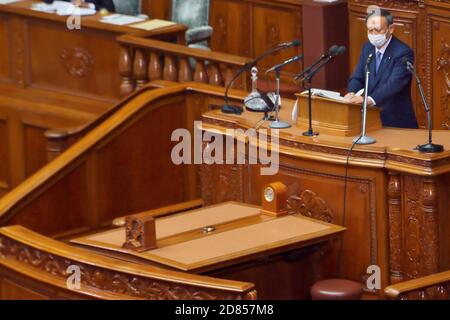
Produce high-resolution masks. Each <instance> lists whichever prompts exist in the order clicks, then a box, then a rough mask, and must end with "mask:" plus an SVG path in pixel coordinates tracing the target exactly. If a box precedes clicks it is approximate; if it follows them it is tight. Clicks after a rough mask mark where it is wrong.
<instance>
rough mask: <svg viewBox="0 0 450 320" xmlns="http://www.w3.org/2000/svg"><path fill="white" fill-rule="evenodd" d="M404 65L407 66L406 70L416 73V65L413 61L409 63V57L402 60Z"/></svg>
mask: <svg viewBox="0 0 450 320" xmlns="http://www.w3.org/2000/svg"><path fill="white" fill-rule="evenodd" d="M402 63H403V64H404V65H405V66H406V69H407V70H408V71H409V72H411V73H415V72H416V71H415V69H414V65H413V64H412V63H411V61H409V59H408V57H403V59H402Z"/></svg>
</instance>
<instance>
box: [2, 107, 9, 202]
mask: <svg viewBox="0 0 450 320" xmlns="http://www.w3.org/2000/svg"><path fill="white" fill-rule="evenodd" d="M8 136H9V135H8V127H7V120H6V117H5V118H4V117H2V116H1V114H0V190H2V191H6V190H8V189H9V170H8V169H9V144H8V140H9V138H8ZM0 196H1V194H0Z"/></svg>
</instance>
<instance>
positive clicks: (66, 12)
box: [31, 1, 96, 16]
mask: <svg viewBox="0 0 450 320" xmlns="http://www.w3.org/2000/svg"><path fill="white" fill-rule="evenodd" d="M88 5H89V8H78V7H76V6H74V5H73V4H71V3H70V2H65V1H54V2H53V3H52V4H47V3H44V2H39V3H35V4H33V5H32V6H31V9H32V10H35V11H41V12H47V13H56V14H57V15H58V16H71V15H77V16H90V15H94V14H95V13H96V11H95V5H94V4H93V3H88Z"/></svg>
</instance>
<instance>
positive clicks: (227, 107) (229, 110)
mask: <svg viewBox="0 0 450 320" xmlns="http://www.w3.org/2000/svg"><path fill="white" fill-rule="evenodd" d="M300 44H301V42H300V41H299V40H294V41H291V42H283V43H280V44H277V45H276V46H275V47H273V48H270V49H269V50H267V51H265V52H263V53H262V54H261V55H259V56H258V57H256V58H255V59H254V60H252V61H250V62H247V63H246V64H245V65H244V66H242V67H241V68H240V69H239V70H238V71H237V72H236V73H235V74H234V76H233V78H231V80H230V82H228V84H227V86H226V88H225V96H224V100H225V104H224V106H223V107H222V112H224V113H235V114H241V113H242V108H241V107H237V106H232V105H229V104H228V91H229V90H230V88H231V85H232V84H233V83H234V81H235V80H236V79H237V78H238V77H239V76H240V75H241V74H242V73H244V72H246V71H248V70H250V69H251V68H252V67H254V66H255V65H256V64H257V63H258V62H259V61H260V60H262V59H264V58H265V57H267V56H268V55H271V54H274V53H275V52H278V51H280V50H284V49H287V48H291V47H298V46H299V45H300Z"/></svg>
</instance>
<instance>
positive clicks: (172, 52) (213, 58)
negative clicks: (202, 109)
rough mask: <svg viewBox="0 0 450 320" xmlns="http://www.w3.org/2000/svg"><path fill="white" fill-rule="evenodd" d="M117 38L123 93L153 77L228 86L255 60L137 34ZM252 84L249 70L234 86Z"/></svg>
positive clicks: (121, 89)
mask: <svg viewBox="0 0 450 320" xmlns="http://www.w3.org/2000/svg"><path fill="white" fill-rule="evenodd" d="M117 40H118V42H119V43H120V44H121V45H122V49H121V55H120V63H119V71H120V76H121V78H122V82H121V88H120V92H121V95H122V96H126V95H127V94H129V93H131V92H132V91H133V90H135V89H139V88H141V87H142V86H144V84H146V83H147V82H149V81H153V80H167V81H175V82H190V81H195V82H202V83H207V84H211V85H217V86H224V85H226V84H227V83H228V82H229V81H230V79H231V78H232V77H233V75H234V73H235V72H236V71H237V70H238V69H239V68H241V67H242V66H244V65H245V64H246V63H247V62H249V61H251V60H252V59H250V58H246V57H240V56H235V55H230V54H224V53H218V52H211V51H206V50H201V49H195V48H189V47H186V46H183V45H179V44H173V43H169V42H163V41H158V40H153V39H146V38H142V37H138V36H133V35H123V36H119V37H118V38H117ZM193 65H195V66H193ZM248 87H249V77H248V76H246V74H245V73H244V74H243V76H241V77H240V78H239V79H237V81H235V83H234V85H233V88H239V89H243V90H246V89H247V88H248Z"/></svg>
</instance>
